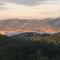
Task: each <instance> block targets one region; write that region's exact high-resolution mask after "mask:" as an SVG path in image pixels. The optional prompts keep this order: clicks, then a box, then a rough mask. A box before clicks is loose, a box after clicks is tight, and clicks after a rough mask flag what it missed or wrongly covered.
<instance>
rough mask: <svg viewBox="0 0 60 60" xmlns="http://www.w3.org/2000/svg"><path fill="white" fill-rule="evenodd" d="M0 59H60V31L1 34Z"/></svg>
mask: <svg viewBox="0 0 60 60" xmlns="http://www.w3.org/2000/svg"><path fill="white" fill-rule="evenodd" d="M0 60H60V33H57V34H51V35H48V34H42V35H40V34H37V33H23V34H20V35H16V36H10V37H9V36H5V35H0Z"/></svg>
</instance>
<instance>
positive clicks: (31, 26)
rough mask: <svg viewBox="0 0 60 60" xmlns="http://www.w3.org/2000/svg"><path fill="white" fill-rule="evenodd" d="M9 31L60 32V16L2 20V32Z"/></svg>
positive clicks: (0, 31) (0, 23) (0, 26)
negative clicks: (40, 18)
mask: <svg viewBox="0 0 60 60" xmlns="http://www.w3.org/2000/svg"><path fill="white" fill-rule="evenodd" d="M2 31H4V32H2ZM9 32H11V33H12V32H13V33H14V34H15V32H18V33H19V32H60V18H55V19H52V18H46V19H42V20H37V19H17V18H16V19H5V20H0V33H2V34H6V33H9ZM11 33H9V34H11Z"/></svg>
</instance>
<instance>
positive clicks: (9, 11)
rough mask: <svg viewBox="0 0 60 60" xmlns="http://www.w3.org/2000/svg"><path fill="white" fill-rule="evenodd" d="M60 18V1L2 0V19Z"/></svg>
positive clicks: (0, 13)
mask: <svg viewBox="0 0 60 60" xmlns="http://www.w3.org/2000/svg"><path fill="white" fill-rule="evenodd" d="M56 17H60V0H0V19H5V18H34V19H35V18H37V19H41V18H56Z"/></svg>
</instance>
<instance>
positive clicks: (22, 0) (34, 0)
mask: <svg viewBox="0 0 60 60" xmlns="http://www.w3.org/2000/svg"><path fill="white" fill-rule="evenodd" d="M0 1H1V2H12V3H16V4H21V5H30V6H31V5H37V4H39V2H40V3H41V2H44V1H49V0H0Z"/></svg>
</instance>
